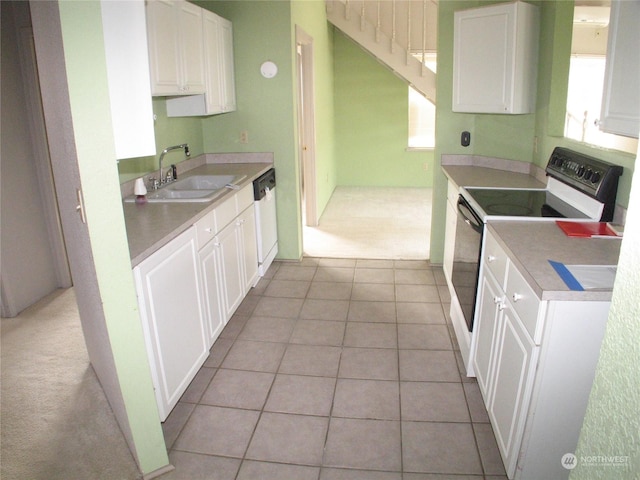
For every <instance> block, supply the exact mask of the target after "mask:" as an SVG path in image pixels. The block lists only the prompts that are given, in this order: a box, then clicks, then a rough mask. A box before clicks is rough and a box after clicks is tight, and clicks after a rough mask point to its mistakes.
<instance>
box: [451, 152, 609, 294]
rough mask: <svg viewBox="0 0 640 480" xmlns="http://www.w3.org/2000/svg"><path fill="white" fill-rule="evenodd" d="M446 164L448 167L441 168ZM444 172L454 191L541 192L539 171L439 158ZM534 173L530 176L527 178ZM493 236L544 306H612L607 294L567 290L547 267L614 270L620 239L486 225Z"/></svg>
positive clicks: (549, 224)
mask: <svg viewBox="0 0 640 480" xmlns="http://www.w3.org/2000/svg"><path fill="white" fill-rule="evenodd" d="M445 160H447V164H445ZM442 170H443V172H444V173H445V175H446V176H447V178H448V179H449V180H450V181H451V182H453V183H454V184H455V185H456V186H458V187H503V188H545V186H546V184H545V183H543V182H542V181H541V180H542V179H544V171H543V170H542V169H540V168H539V167H535V166H531V165H529V164H523V163H522V162H514V161H511V160H502V159H493V158H486V157H477V156H459V155H448V156H447V155H443V165H442ZM532 171H533V172H535V173H536V174H537V176H536V175H532V174H531V173H530V172H532ZM487 228H488V229H489V230H491V231H492V232H493V234H494V235H495V236H496V238H497V240H498V241H499V242H500V243H501V245H502V247H503V248H504V249H505V250H506V251H507V253H508V254H509V256H510V257H511V258H512V259H513V261H514V264H515V266H516V267H517V268H518V270H519V271H520V273H522V275H523V276H524V278H525V279H526V280H527V282H528V283H529V285H530V286H531V288H532V289H533V290H534V291H535V292H536V294H537V295H538V296H539V298H541V299H542V300H586V301H598V300H604V301H607V300H610V299H611V293H612V291H611V289H604V290H585V291H575V290H570V289H569V287H567V285H566V284H565V283H564V281H563V280H562V278H560V276H559V275H558V274H557V273H556V271H555V270H554V269H553V267H552V266H551V265H550V264H549V260H552V261H556V262H560V263H564V264H565V265H617V264H618V256H619V254H620V243H621V242H620V239H615V238H613V239H598V238H575V237H568V236H566V235H565V234H564V232H563V231H562V230H561V229H560V228H559V227H558V226H557V225H556V223H555V221H553V220H548V221H540V220H533V221H532V220H527V219H522V220H520V219H515V220H490V221H489V222H488V224H487Z"/></svg>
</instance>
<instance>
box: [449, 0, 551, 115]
mask: <svg viewBox="0 0 640 480" xmlns="http://www.w3.org/2000/svg"><path fill="white" fill-rule="evenodd" d="M538 31H539V14H538V7H536V6H534V5H531V4H528V3H525V2H520V1H518V2H509V3H502V4H498V5H490V6H485V7H480V8H472V9H468V10H462V11H458V12H455V13H454V42H453V49H454V54H453V55H454V60H453V111H454V112H471V113H510V114H520V113H532V112H533V111H534V110H535V95H536V77H537V63H538Z"/></svg>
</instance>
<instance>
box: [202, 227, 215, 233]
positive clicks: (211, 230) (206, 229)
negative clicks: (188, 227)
mask: <svg viewBox="0 0 640 480" xmlns="http://www.w3.org/2000/svg"><path fill="white" fill-rule="evenodd" d="M204 231H205V232H207V233H211V232H213V228H205V229H204Z"/></svg>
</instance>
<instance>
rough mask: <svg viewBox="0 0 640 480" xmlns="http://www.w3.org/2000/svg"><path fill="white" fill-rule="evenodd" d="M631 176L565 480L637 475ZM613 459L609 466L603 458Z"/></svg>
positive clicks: (637, 193) (639, 253) (638, 365)
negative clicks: (603, 319)
mask: <svg viewBox="0 0 640 480" xmlns="http://www.w3.org/2000/svg"><path fill="white" fill-rule="evenodd" d="M636 158H640V152H639V155H638V156H637V157H636ZM633 177H634V178H633V187H634V188H633V191H632V193H631V195H630V201H629V210H628V214H627V222H626V224H625V232H624V237H623V239H622V246H621V248H620V260H619V262H618V272H617V274H616V281H615V285H614V289H613V297H612V299H611V310H610V312H609V319H608V322H607V330H606V332H605V335H604V339H603V342H602V347H601V349H600V358H599V360H598V367H597V369H596V375H595V379H594V381H593V388H592V390H591V394H590V396H589V405H588V407H587V412H586V414H585V418H584V423H583V425H582V430H581V432H580V440H579V442H578V448H577V451H576V452H575V453H576V457H577V466H576V468H575V470H572V471H571V476H570V478H571V480H599V479H614V478H615V479H616V480H636V479H637V478H638V472H640V441H639V438H638V432H640V415H638V413H639V412H640V388H638V385H640V348H638V339H640V322H639V321H638V319H640V302H638V298H640V270H639V269H638V265H640V172H635V173H634V174H633ZM614 456H617V457H619V460H617V463H616V464H615V465H610V464H609V462H608V461H607V459H606V458H603V457H614Z"/></svg>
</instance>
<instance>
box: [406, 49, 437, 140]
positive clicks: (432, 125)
mask: <svg viewBox="0 0 640 480" xmlns="http://www.w3.org/2000/svg"><path fill="white" fill-rule="evenodd" d="M413 56H414V57H415V58H417V59H418V60H420V61H422V53H415V54H413ZM436 60H437V54H436V52H426V53H425V56H424V64H425V66H426V67H427V68H428V69H430V70H432V71H433V72H434V73H436V66H437V61H436ZM407 145H408V147H409V149H420V148H427V149H429V148H435V146H436V106H435V105H434V104H433V103H431V102H430V101H429V100H427V99H426V98H425V97H424V96H423V95H422V94H420V93H418V92H417V91H416V90H415V89H413V88H412V87H409V139H408V143H407Z"/></svg>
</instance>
